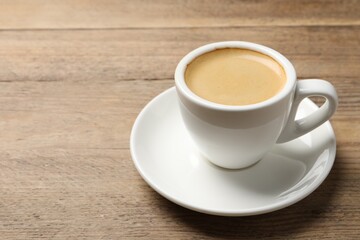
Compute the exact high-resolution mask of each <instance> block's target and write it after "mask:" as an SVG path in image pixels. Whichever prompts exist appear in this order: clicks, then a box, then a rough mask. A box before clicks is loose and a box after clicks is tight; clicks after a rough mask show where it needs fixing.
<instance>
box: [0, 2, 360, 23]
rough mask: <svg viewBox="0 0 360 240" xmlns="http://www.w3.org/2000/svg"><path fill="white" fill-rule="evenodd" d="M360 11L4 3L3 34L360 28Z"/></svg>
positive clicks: (331, 6)
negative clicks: (14, 31)
mask: <svg viewBox="0 0 360 240" xmlns="http://www.w3.org/2000/svg"><path fill="white" fill-rule="evenodd" d="M319 10H321V11H319ZM359 11H360V4H359V1H357V0H321V1H311V0H297V1H286V0H275V1H271V0H256V1H250V0H245V1H233V0H223V1H221V0H200V1H189V0H186V1H182V0H177V1H170V0H155V1H146V0H132V1H126V0H120V1H118V0H104V1H96V0H78V1H70V0H64V1H59V0H56V1H46V0H33V1H24V0H2V1H1V4H0V12H1V14H0V29H54V28H55V29H64V28H65V29H68V28H77V29H84V28H85V29H87V28H124V27H125V28H144V27H148V28H159V27H162V28H167V27H176V28H183V27H191V28H193V27H209V26H211V27H219V26H289V25H290V26H299V25H300V26H310V25H311V26H313V25H317V26H318V25H321V26H323V25H325V26H328V25H331V26H344V25H357V26H358V25H359V24H360V20H359Z"/></svg>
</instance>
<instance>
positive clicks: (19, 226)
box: [0, 0, 360, 240]
mask: <svg viewBox="0 0 360 240" xmlns="http://www.w3.org/2000/svg"><path fill="white" fill-rule="evenodd" d="M0 12H1V14H0V54H1V58H0V66H1V67H0V132H1V134H0V148H1V151H0V165H1V168H0V238H1V239H6V240H8V239H85V238H88V239H132V238H138V239H159V238H165V239H208V238H209V239H216V238H221V239H241V238H244V239H251V238H267V237H269V238H281V237H283V238H287V239H301V238H306V239H315V238H319V239H359V237H360V159H359V158H360V149H359V147H360V124H359V123H360V105H359V103H360V79H359V76H360V67H359V65H360V47H359V46H360V1H357V0H353V1H352V0H349V1H337V0H331V1H310V0H309V1H305V0H304V1H285V0H284V1H283V0H277V1H266V0H264V1H210V0H208V1H205V0H204V1H162V0H157V1H152V2H151V3H150V1H145V0H144V1H140V0H135V1H115V0H114V1H111V0H108V1H95V0H93V1H92V0H81V1H70V0H63V1H46V0H43V1H42V0H33V1H25V0H24V1H18V0H16V1H15V0H1V1H0ZM222 40H246V41H252V42H257V43H260V44H264V45H267V46H270V47H272V48H274V49H276V50H278V51H280V52H282V53H284V54H285V55H286V56H287V57H288V58H289V59H290V60H291V61H292V62H293V63H294V65H295V67H296V69H297V72H298V76H299V78H300V79H302V78H313V77H317V78H323V79H327V80H328V81H330V82H332V83H333V84H334V85H335V86H336V88H337V90H338V94H339V97H340V106H339V109H338V111H337V113H336V115H335V116H334V117H333V118H332V121H331V122H332V125H333V127H334V129H335V132H336V136H337V144H338V145H337V146H338V150H337V158H336V162H335V165H334V168H333V169H332V171H331V173H330V175H329V177H328V178H327V179H326V181H325V182H324V183H323V184H322V185H321V187H320V188H318V189H317V190H316V191H315V192H314V193H312V194H311V195H310V196H309V197H307V198H306V199H304V200H302V201H301V202H299V203H297V204H295V205H293V206H291V207H288V208H286V209H283V210H280V211H277V212H274V213H270V214H265V215H260V216H252V217H239V218H226V217H215V216H209V215H205V214H200V213H196V212H193V211H190V210H187V209H184V208H182V207H180V206H177V205H175V204H173V203H171V202H169V201H168V200H166V199H164V198H163V197H161V196H159V195H158V194H157V193H155V192H154V191H153V190H152V189H151V188H150V187H149V186H148V185H147V184H146V183H145V182H144V181H143V180H142V178H141V177H140V175H139V174H138V173H137V171H136V169H135V167H134V165H133V163H132V160H131V157H130V152H129V135H130V130H131V127H132V124H133V122H134V120H135V118H136V116H137V115H138V113H139V111H140V110H141V109H142V108H143V107H144V105H145V104H146V103H147V102H148V101H149V100H151V99H152V98H153V97H154V96H156V95H158V94H159V93H161V92H162V91H163V90H165V89H167V88H169V87H171V86H173V85H174V81H173V73H174V69H175V67H176V64H177V63H178V61H179V60H180V59H181V57H182V56H183V55H185V54H186V53H188V52H189V51H190V50H192V49H194V48H196V47H198V46H200V45H203V44H205V43H209V42H214V41H222Z"/></svg>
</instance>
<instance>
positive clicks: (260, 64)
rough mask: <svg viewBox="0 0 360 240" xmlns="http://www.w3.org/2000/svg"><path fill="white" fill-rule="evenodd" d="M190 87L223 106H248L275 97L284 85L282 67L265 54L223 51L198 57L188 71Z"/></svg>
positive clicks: (186, 73) (234, 49)
mask: <svg viewBox="0 0 360 240" xmlns="http://www.w3.org/2000/svg"><path fill="white" fill-rule="evenodd" d="M185 82H186V85H187V86H188V88H189V89H190V90H191V91H192V92H193V93H195V94H196V95H198V96H199V97H201V98H204V99H206V100H208V101H211V102H214V103H220V104H224V105H249V104H255V103H259V102H262V101H265V100H267V99H269V98H271V97H273V96H274V95H276V94H277V93H278V92H279V91H280V90H281V89H282V88H283V87H284V85H285V82H286V74H285V71H284V69H283V68H282V66H281V65H280V64H279V63H278V62H277V61H275V60H274V59H272V58H271V57H269V56H267V55H264V54H262V53H259V52H256V51H251V50H247V49H240V48H224V49H218V50H214V51H211V52H208V53H205V54H203V55H201V56H199V57H197V58H195V59H194V60H193V61H192V62H191V63H190V64H189V65H188V66H187V68H186V71H185Z"/></svg>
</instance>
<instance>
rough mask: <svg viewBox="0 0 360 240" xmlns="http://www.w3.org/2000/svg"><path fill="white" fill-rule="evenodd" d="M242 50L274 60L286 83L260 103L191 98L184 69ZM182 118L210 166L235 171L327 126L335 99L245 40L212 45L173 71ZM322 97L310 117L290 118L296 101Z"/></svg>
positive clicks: (322, 84)
mask: <svg viewBox="0 0 360 240" xmlns="http://www.w3.org/2000/svg"><path fill="white" fill-rule="evenodd" d="M221 48H241V49H248V50H253V51H257V52H260V53H262V54H265V55H268V56H270V57H272V58H273V59H274V60H276V61H277V62H278V63H280V65H282V67H283V68H284V70H285V73H286V79H287V81H286V83H285V86H284V87H283V89H282V90H281V91H280V92H279V93H278V94H276V95H275V96H273V97H271V98H270V99H267V100H265V101H263V102H260V103H256V104H251V105H244V106H230V105H222V104H218V103H214V102H210V101H208V100H205V99H203V98H201V97H199V96H197V95H196V94H194V93H193V92H192V91H191V90H190V89H189V88H188V87H187V85H186V83H185V78H184V74H185V70H186V67H187V65H188V64H189V63H190V62H191V61H192V60H193V59H195V58H196V57H198V56H200V55H202V54H204V53H206V52H209V51H213V50H216V49H221ZM175 85H176V90H177V95H178V98H179V104H180V110H181V115H182V118H183V120H184V123H185V126H186V128H187V130H188V131H189V133H190V135H191V137H192V139H193V140H194V142H195V145H196V146H197V148H198V150H199V151H200V152H201V153H202V154H203V155H204V156H205V157H206V158H207V159H208V160H209V161H210V162H212V163H214V164H215V165H218V166H220V167H223V168H230V169H238V168H244V167H248V166H250V165H252V164H254V163H256V162H257V161H259V160H260V159H261V158H262V157H263V156H264V155H265V154H266V153H267V152H268V151H269V150H270V149H271V148H272V147H273V146H274V144H276V143H284V142H287V141H291V140H293V139H295V138H298V137H300V136H302V135H304V134H306V133H308V132H310V131H312V130H313V129H315V128H317V127H318V126H320V125H321V124H323V123H324V122H326V121H327V120H328V119H329V118H330V117H331V116H332V115H333V114H334V112H335V110H336V107H337V104H338V97H337V94H336V90H335V88H334V87H333V85H331V84H330V83H329V82H327V81H324V80H318V79H309V80H301V81H297V78H296V73H295V69H294V67H293V65H292V64H291V63H290V61H289V60H288V59H286V58H285V57H284V56H283V55H281V54H280V53H278V52H277V51H275V50H273V49H271V48H268V47H265V46H262V45H259V44H255V43H250V42H240V41H229V42H217V43H211V44H208V45H205V46H202V47H199V48H197V49H195V50H193V51H192V52H190V53H188V54H187V55H186V56H185V57H184V58H183V59H182V60H181V61H180V62H179V64H178V66H177V68H176V71H175ZM309 96H322V97H324V98H325V99H326V101H325V103H324V104H323V105H322V106H321V107H320V108H319V109H318V110H316V111H315V112H314V113H312V114H310V115H309V116H307V117H305V118H303V119H299V120H295V115H296V112H297V109H298V106H299V104H300V102H301V101H302V100H303V99H304V98H306V97H309Z"/></svg>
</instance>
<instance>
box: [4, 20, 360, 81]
mask: <svg viewBox="0 0 360 240" xmlns="http://www.w3.org/2000/svg"><path fill="white" fill-rule="evenodd" d="M222 40H244V41H251V42H257V43H260V44H264V45H267V46H269V47H272V48H274V49H276V50H278V51H280V52H281V53H283V54H284V55H285V56H287V57H288V58H289V59H290V60H291V61H292V62H293V63H294V65H295V68H296V70H297V73H298V77H299V78H313V77H319V78H320V77H321V78H333V79H339V81H345V80H346V78H356V77H357V76H359V75H360V68H359V67H358V65H359V64H358V63H359V61H360V55H359V53H360V51H359V50H360V49H359V46H360V26H359V27H273V28H271V31H270V30H269V29H268V28H266V27H251V28H247V27H243V28H225V29H224V28H210V29H209V28H203V29H153V30H149V29H145V30H83V31H66V30H64V31H45V30H44V31H21V32H17V31H10V32H2V33H1V34H0V56H1V59H0V63H1V65H2V68H1V69H0V80H1V81H13V80H16V81H27V80H42V81H57V80H61V81H67V80H71V81H121V80H138V79H171V78H172V77H173V73H174V70H175V67H176V64H177V63H178V62H179V60H180V59H181V58H182V57H183V56H184V55H185V54H186V53H188V52H189V51H191V50H192V49H194V48H196V47H199V46H201V45H203V44H206V43H209V42H215V41H222Z"/></svg>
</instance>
